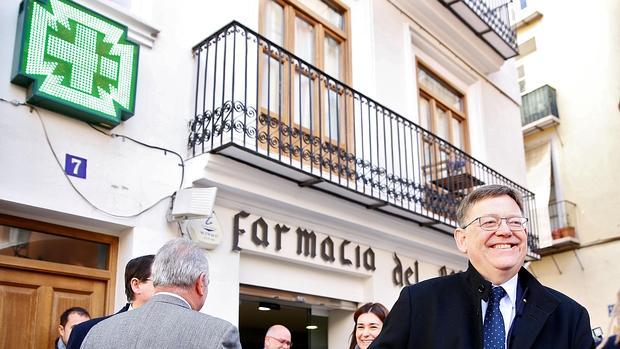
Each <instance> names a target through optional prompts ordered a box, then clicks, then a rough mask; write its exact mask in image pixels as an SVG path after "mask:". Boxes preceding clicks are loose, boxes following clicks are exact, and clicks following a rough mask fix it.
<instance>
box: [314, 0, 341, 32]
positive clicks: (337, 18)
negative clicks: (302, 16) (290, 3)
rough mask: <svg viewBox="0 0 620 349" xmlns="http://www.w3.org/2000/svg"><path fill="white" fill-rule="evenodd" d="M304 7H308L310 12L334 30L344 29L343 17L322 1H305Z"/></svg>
mask: <svg viewBox="0 0 620 349" xmlns="http://www.w3.org/2000/svg"><path fill="white" fill-rule="evenodd" d="M304 5H306V6H308V7H309V8H310V9H311V10H312V11H314V12H315V13H316V14H318V15H319V16H321V17H322V18H323V19H325V20H327V22H328V23H330V24H332V25H334V26H335V27H336V28H340V29H344V16H343V15H342V13H340V11H338V10H337V9H335V8H333V7H332V6H330V5H329V4H328V3H326V2H325V1H322V0H305V1H304Z"/></svg>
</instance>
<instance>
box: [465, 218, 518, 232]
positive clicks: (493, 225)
mask: <svg viewBox="0 0 620 349" xmlns="http://www.w3.org/2000/svg"><path fill="white" fill-rule="evenodd" d="M502 220H505V221H506V225H507V226H508V228H509V229H510V230H512V231H520V230H523V227H524V226H525V223H527V218H526V217H497V216H482V217H478V218H476V219H474V220H473V221H471V222H469V223H468V224H466V225H465V226H464V227H461V229H465V228H467V227H469V226H470V225H472V224H473V223H474V222H476V221H478V224H479V225H480V228H482V230H487V231H492V230H497V229H499V227H500V226H501V225H502Z"/></svg>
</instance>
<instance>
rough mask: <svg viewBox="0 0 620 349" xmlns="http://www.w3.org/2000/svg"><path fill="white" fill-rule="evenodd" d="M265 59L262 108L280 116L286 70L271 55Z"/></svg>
mask: <svg viewBox="0 0 620 349" xmlns="http://www.w3.org/2000/svg"><path fill="white" fill-rule="evenodd" d="M264 58H265V59H262V60H261V74H262V78H261V106H262V107H264V108H269V110H270V111H271V113H275V114H280V113H283V112H285V111H284V110H281V108H283V106H282V98H284V97H283V95H284V93H283V92H284V91H281V90H282V81H283V80H284V78H285V77H284V70H283V66H282V64H280V62H279V61H278V60H277V59H275V58H273V57H272V56H271V55H269V54H265V56H264Z"/></svg>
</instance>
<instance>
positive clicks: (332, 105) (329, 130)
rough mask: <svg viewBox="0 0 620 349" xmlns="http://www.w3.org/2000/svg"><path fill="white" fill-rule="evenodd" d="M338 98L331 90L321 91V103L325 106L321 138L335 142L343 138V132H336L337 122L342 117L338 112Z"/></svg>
mask: <svg viewBox="0 0 620 349" xmlns="http://www.w3.org/2000/svg"><path fill="white" fill-rule="evenodd" d="M338 97H339V94H338V93H337V92H336V91H334V89H333V88H327V89H325V90H323V97H322V98H323V101H322V103H324V105H325V108H324V109H323V110H324V112H323V120H322V121H321V123H322V125H323V137H324V138H329V139H332V140H334V141H337V140H338V137H339V136H340V137H344V135H343V133H342V132H343V131H344V130H338V121H339V120H340V118H342V117H343V115H340V112H339V105H340V98H338ZM339 132H340V133H339Z"/></svg>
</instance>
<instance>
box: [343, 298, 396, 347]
mask: <svg viewBox="0 0 620 349" xmlns="http://www.w3.org/2000/svg"><path fill="white" fill-rule="evenodd" d="M366 313H373V314H375V315H376V316H377V317H378V318H379V320H381V323H383V322H385V318H386V317H387V315H388V313H389V310H387V308H386V307H385V306H384V305H383V304H381V303H366V304H364V305H362V306H361V307H359V309H357V310H356V311H355V314H353V331H352V332H351V343H350V344H349V349H354V348H355V345H356V344H357V339H356V338H355V331H356V329H357V318H358V317H360V315H362V314H366Z"/></svg>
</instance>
